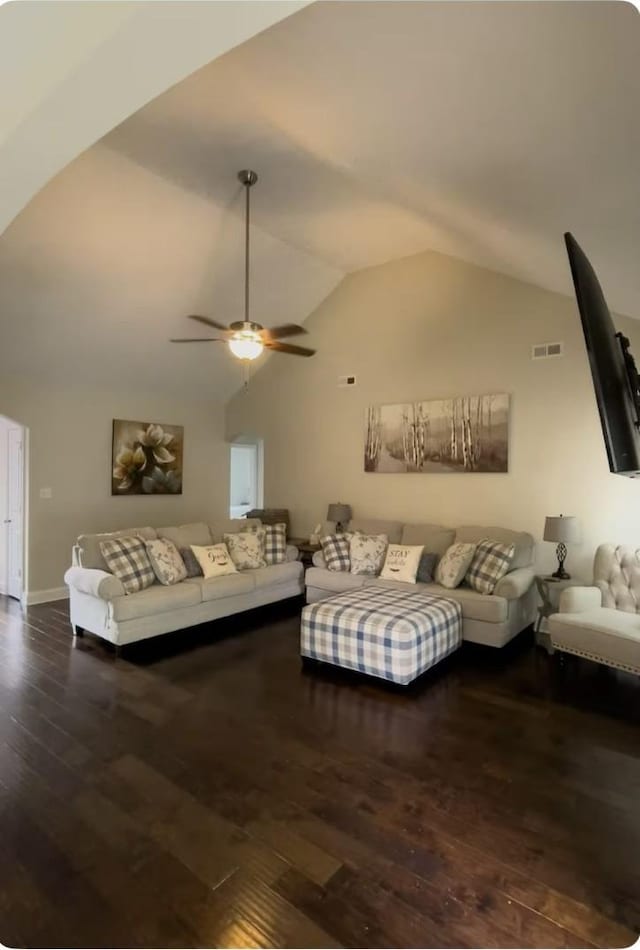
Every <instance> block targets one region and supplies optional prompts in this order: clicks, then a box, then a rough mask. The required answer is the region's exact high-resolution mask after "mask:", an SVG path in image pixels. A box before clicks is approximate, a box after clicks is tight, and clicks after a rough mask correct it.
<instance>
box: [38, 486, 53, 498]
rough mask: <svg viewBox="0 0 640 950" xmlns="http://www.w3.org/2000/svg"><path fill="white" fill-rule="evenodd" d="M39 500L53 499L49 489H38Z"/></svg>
mask: <svg viewBox="0 0 640 950" xmlns="http://www.w3.org/2000/svg"><path fill="white" fill-rule="evenodd" d="M40 497H41V498H53V492H52V491H51V489H50V488H41V489H40Z"/></svg>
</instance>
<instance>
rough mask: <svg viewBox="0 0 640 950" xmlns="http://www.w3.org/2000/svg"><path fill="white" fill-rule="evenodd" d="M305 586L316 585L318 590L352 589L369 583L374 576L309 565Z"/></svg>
mask: <svg viewBox="0 0 640 950" xmlns="http://www.w3.org/2000/svg"><path fill="white" fill-rule="evenodd" d="M304 580H305V584H306V585H307V587H318V588H319V589H320V590H327V591H331V592H332V593H336V594H337V593H340V592H341V591H343V590H354V589H355V588H356V587H362V586H363V585H364V584H371V583H372V582H373V581H374V580H375V578H374V577H367V575H366V574H350V573H349V571H328V570H327V569H326V568H324V567H309V568H307V573H306V574H305V578H304Z"/></svg>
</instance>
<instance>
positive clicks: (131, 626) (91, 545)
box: [64, 519, 304, 646]
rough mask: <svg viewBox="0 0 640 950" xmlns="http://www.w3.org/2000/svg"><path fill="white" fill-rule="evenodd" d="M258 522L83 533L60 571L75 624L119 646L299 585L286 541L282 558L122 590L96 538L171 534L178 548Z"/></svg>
mask: <svg viewBox="0 0 640 950" xmlns="http://www.w3.org/2000/svg"><path fill="white" fill-rule="evenodd" d="M259 524H260V521H259V520H257V519H242V520H240V519H238V520H232V521H225V522H220V523H218V524H212V525H208V524H205V523H204V522H195V523H192V524H185V525H180V526H177V527H172V526H169V527H164V528H151V527H143V528H128V529H125V530H122V531H116V532H113V533H110V534H84V535H81V536H80V537H79V538H78V540H77V543H76V544H75V546H74V548H73V566H72V567H71V568H69V570H68V571H67V573H66V574H65V578H64V579H65V583H66V584H67V585H68V587H69V610H70V615H71V623H72V625H73V627H74V630H76V631H78V630H83V631H84V630H87V631H89V632H90V633H94V634H96V636H99V637H102V638H103V639H105V640H108V641H109V642H110V643H113V644H115V645H116V646H124V645H126V644H128V643H134V642H135V641H137V640H145V639H147V638H149V637H155V636H158V635H159V634H162V633H169V632H170V631H172V630H182V629H184V628H186V627H191V626H194V625H195V624H199V623H206V622H207V621H210V620H217V619H218V618H220V617H228V616H230V615H231V614H236V613H241V612H242V611H244V610H250V609H252V608H253V607H261V606H263V605H265V604H271V603H274V602H275V601H279V600H285V599H287V598H289V597H296V596H299V595H300V594H302V593H304V577H303V574H304V569H303V566H302V564H301V562H300V561H299V560H298V549H297V548H295V547H293V546H291V545H290V546H288V547H287V551H286V561H285V562H284V563H282V564H273V565H271V566H269V567H261V568H258V569H256V570H249V571H241V572H239V573H237V574H228V575H225V576H223V577H212V578H207V579H205V578H204V577H191V578H188V579H187V580H184V581H181V582H180V583H179V584H172V585H171V586H168V587H166V586H163V585H162V584H154V585H153V586H152V587H148V588H146V589H145V590H141V591H138V592H136V593H134V594H126V593H125V590H124V587H123V585H122V582H121V581H120V580H119V579H118V578H117V577H115V576H114V575H113V574H111V573H109V571H108V570H107V565H106V562H105V560H104V558H103V556H102V554H101V551H100V542H101V541H106V540H110V539H113V538H117V537H124V536H127V535H128V536H130V535H139V536H140V537H143V538H145V539H147V540H151V539H154V538H168V539H169V540H170V541H173V542H174V544H176V546H177V547H178V548H181V547H189V546H190V545H192V544H193V545H210V544H217V543H219V542H220V541H222V539H223V537H222V536H223V534H225V533H235V532H238V531H241V530H246V529H247V528H248V527H250V526H252V525H259Z"/></svg>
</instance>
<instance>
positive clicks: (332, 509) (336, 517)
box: [327, 501, 351, 524]
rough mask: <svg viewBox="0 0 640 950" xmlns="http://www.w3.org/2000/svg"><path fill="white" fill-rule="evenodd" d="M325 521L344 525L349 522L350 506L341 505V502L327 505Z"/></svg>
mask: <svg viewBox="0 0 640 950" xmlns="http://www.w3.org/2000/svg"><path fill="white" fill-rule="evenodd" d="M327 521H335V522H337V523H338V522H339V523H340V524H344V523H345V522H346V521H351V505H343V504H342V502H339V501H338V502H336V503H335V504H333V505H329V508H328V509H327Z"/></svg>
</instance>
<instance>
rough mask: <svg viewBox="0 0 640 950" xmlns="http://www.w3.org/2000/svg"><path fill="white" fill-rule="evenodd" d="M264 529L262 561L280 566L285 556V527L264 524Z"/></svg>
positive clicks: (282, 525)
mask: <svg viewBox="0 0 640 950" xmlns="http://www.w3.org/2000/svg"><path fill="white" fill-rule="evenodd" d="M262 527H263V528H264V559H265V561H266V562H267V564H282V563H284V561H285V560H286V556H287V526H286V524H284V522H282V523H281V524H265V525H263V526H262Z"/></svg>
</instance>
